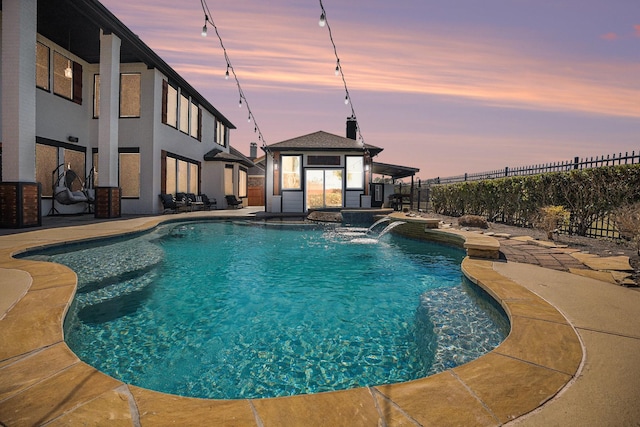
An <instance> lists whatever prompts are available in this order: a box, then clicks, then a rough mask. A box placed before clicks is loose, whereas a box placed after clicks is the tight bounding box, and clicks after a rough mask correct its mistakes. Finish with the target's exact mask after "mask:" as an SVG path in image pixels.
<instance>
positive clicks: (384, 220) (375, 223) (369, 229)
mask: <svg viewBox="0 0 640 427" xmlns="http://www.w3.org/2000/svg"><path fill="white" fill-rule="evenodd" d="M389 221H391V218H389V217H388V216H385V217H384V218H380V219H379V220H377V221H376V222H374V223H373V224H372V225H371V227H369V228H368V229H367V231H366V233H365V234H369V233H371V232H372V231H373V229H374V228H376V226H378V225H379V224H382V223H383V222H389Z"/></svg>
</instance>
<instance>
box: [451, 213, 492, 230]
mask: <svg viewBox="0 0 640 427" xmlns="http://www.w3.org/2000/svg"><path fill="white" fill-rule="evenodd" d="M458 225H460V226H461V227H478V228H489V224H488V223H487V220H486V219H484V218H483V217H481V216H478V215H464V216H461V217H460V218H458Z"/></svg>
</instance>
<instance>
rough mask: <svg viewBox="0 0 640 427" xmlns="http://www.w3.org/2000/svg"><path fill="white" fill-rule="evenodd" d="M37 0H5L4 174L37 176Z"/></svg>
mask: <svg viewBox="0 0 640 427" xmlns="http://www.w3.org/2000/svg"><path fill="white" fill-rule="evenodd" d="M36 22H37V0H3V1H2V61H0V62H2V74H1V75H0V79H1V80H2V92H0V93H2V178H3V181H18V182H35V180H36V152H35V151H36V150H35V144H36V63H35V58H36Z"/></svg>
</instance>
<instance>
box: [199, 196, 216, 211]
mask: <svg viewBox="0 0 640 427" xmlns="http://www.w3.org/2000/svg"><path fill="white" fill-rule="evenodd" d="M196 201H200V202H202V207H203V208H204V209H206V210H208V211H210V210H211V207H212V206H213V207H214V209H217V208H218V201H217V200H216V199H215V198H214V199H210V198H209V197H208V196H207V195H206V194H200V195H199V196H196Z"/></svg>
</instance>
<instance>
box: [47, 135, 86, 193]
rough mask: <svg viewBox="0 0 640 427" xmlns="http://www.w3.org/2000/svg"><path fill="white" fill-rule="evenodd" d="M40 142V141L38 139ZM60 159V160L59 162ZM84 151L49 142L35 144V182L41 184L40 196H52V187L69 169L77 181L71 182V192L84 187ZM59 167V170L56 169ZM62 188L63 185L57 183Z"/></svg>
mask: <svg viewBox="0 0 640 427" xmlns="http://www.w3.org/2000/svg"><path fill="white" fill-rule="evenodd" d="M39 140H40V141H42V139H39ZM60 159H62V160H60ZM85 162H86V154H85V149H84V148H80V149H75V147H74V148H71V147H69V146H68V144H66V143H60V142H55V141H50V142H48V143H41V142H38V143H36V181H38V182H39V183H41V184H42V196H44V197H51V196H53V186H54V185H56V183H57V181H58V178H59V177H61V175H62V174H63V173H64V171H66V170H69V169H71V170H72V171H74V172H75V173H76V175H77V176H78V179H76V180H74V181H73V182H71V183H70V184H71V190H72V191H80V190H82V187H83V186H84V180H85V173H86V172H85V171H86V166H85ZM58 166H60V169H58ZM58 184H59V185H60V186H64V185H65V184H64V183H58Z"/></svg>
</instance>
